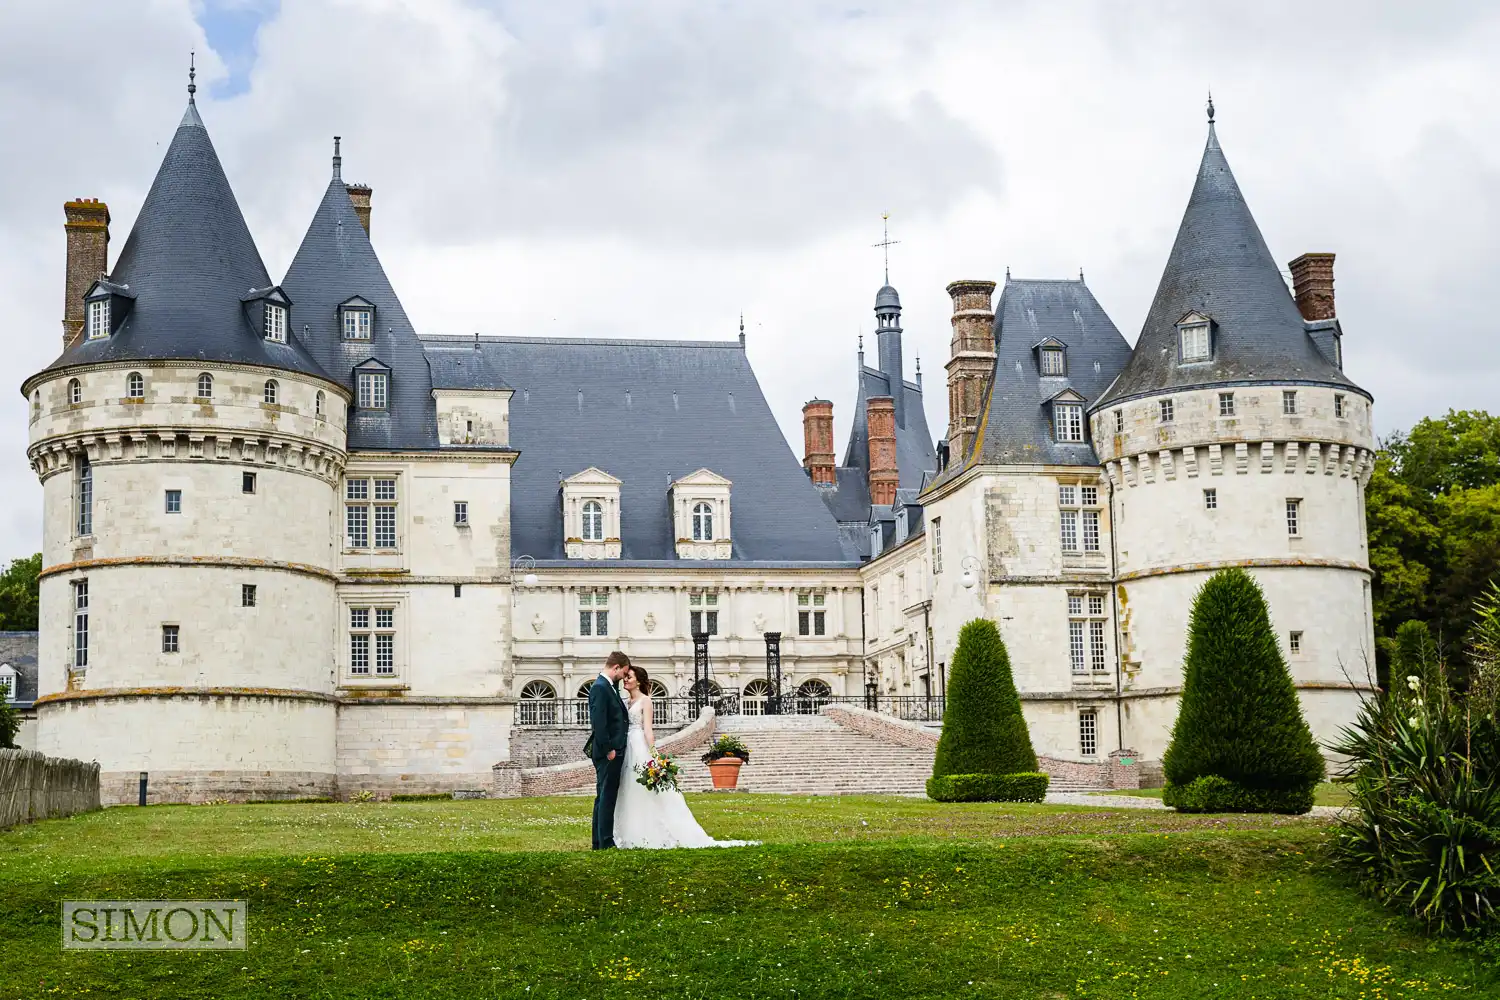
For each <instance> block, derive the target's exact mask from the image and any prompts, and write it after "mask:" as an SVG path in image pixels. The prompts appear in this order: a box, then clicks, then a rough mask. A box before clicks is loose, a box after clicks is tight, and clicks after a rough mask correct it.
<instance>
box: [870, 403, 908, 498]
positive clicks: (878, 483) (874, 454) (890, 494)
mask: <svg viewBox="0 0 1500 1000" xmlns="http://www.w3.org/2000/svg"><path fill="white" fill-rule="evenodd" d="M865 427H866V434H867V435H868V439H869V445H870V480H869V482H870V502H871V503H872V504H878V505H883V506H889V505H890V504H893V503H895V502H896V487H897V486H898V485H900V482H901V476H900V473H898V472H897V471H896V401H895V400H894V399H892V398H891V397H889V396H871V397H870V398H869V399H867V400H865Z"/></svg>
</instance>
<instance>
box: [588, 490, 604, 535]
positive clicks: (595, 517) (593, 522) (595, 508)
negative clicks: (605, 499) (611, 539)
mask: <svg viewBox="0 0 1500 1000" xmlns="http://www.w3.org/2000/svg"><path fill="white" fill-rule="evenodd" d="M583 540H584V541H585V542H602V541H604V505H603V504H601V503H600V502H599V501H598V500H590V501H588V502H587V503H585V504H584V505H583Z"/></svg>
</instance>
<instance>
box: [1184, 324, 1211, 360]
mask: <svg viewBox="0 0 1500 1000" xmlns="http://www.w3.org/2000/svg"><path fill="white" fill-rule="evenodd" d="M1177 344H1178V349H1177V360H1178V361H1179V362H1181V363H1182V364H1185V365H1186V364H1194V363H1196V362H1199V361H1208V360H1210V358H1212V356H1213V345H1212V341H1211V340H1210V337H1209V320H1208V317H1207V316H1203V315H1200V314H1198V313H1188V314H1187V315H1186V316H1184V317H1183V318H1182V319H1181V320H1180V321H1179V322H1178V324H1177Z"/></svg>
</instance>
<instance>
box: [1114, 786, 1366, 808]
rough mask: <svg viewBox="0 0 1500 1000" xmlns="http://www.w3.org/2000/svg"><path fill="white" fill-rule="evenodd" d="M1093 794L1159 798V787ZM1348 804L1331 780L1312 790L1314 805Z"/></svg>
mask: <svg viewBox="0 0 1500 1000" xmlns="http://www.w3.org/2000/svg"><path fill="white" fill-rule="evenodd" d="M1093 794H1095V795H1130V796H1134V797H1135V798H1140V799H1159V798H1161V789H1160V788H1131V789H1125V790H1122V791H1118V792H1094V793H1093ZM1348 804H1349V789H1347V788H1345V787H1344V786H1343V785H1341V784H1337V783H1336V782H1332V781H1325V782H1322V783H1321V784H1319V785H1318V787H1317V789H1316V791H1314V792H1313V805H1315V806H1346V805H1348Z"/></svg>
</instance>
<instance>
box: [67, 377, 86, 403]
mask: <svg viewBox="0 0 1500 1000" xmlns="http://www.w3.org/2000/svg"><path fill="white" fill-rule="evenodd" d="M68 402H69V403H71V404H73V405H74V406H77V405H78V404H79V403H81V402H83V383H82V382H80V381H78V380H77V379H76V378H74V379H69V380H68Z"/></svg>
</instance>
